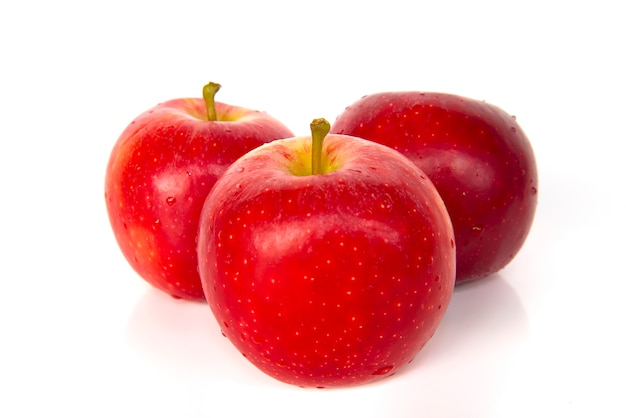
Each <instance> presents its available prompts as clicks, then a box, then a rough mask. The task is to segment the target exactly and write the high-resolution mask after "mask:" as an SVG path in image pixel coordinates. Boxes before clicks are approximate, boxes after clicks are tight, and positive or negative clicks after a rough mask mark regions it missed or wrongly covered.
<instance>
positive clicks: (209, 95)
mask: <svg viewBox="0 0 626 418" xmlns="http://www.w3.org/2000/svg"><path fill="white" fill-rule="evenodd" d="M221 87H222V86H221V85H219V84H217V83H214V82H212V81H211V82H209V84H207V85H206V86H204V88H203V89H202V97H203V98H204V103H206V115H207V120H208V121H209V122H214V121H216V120H217V112H216V111H215V93H217V92H218V90H219V89H220V88H221Z"/></svg>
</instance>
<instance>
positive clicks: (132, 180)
mask: <svg viewBox="0 0 626 418" xmlns="http://www.w3.org/2000/svg"><path fill="white" fill-rule="evenodd" d="M216 109H217V113H218V116H219V118H218V121H214V122H208V121H206V105H205V103H204V101H203V100H202V99H176V100H170V101H168V102H165V103H162V104H159V105H157V106H156V107H154V108H153V109H150V110H148V111H147V112H145V113H143V114H141V115H140V116H139V117H137V119H135V120H134V121H133V122H132V123H131V124H130V125H129V126H128V127H127V128H126V129H125V130H124V132H123V133H122V134H121V136H120V138H119V139H118V141H117V143H116V144H115V146H114V148H113V150H112V152H111V157H110V159H109V163H108V166H107V172H106V179H105V198H106V205H107V210H108V214H109V219H110V222H111V226H112V228H113V231H114V232H115V238H116V239H117V243H118V244H119V246H120V248H121V250H122V252H123V254H124V256H125V257H126V259H127V260H128V262H129V263H130V265H131V266H132V267H133V268H134V269H135V270H136V271H137V272H138V273H139V275H140V276H142V277H143V278H144V279H145V280H146V281H148V282H149V283H151V284H152V285H153V286H155V287H157V288H158V289H161V290H163V291H165V292H167V293H168V294H170V295H172V296H174V297H177V298H184V299H189V300H203V299H204V295H203V292H202V287H201V286H200V278H199V276H198V272H197V256H196V251H195V248H196V234H197V229H198V218H199V216H200V210H201V209H202V204H203V202H204V199H205V198H206V195H207V194H208V192H209V191H210V190H211V188H212V187H213V184H214V183H215V181H216V180H217V179H218V178H219V176H221V175H222V174H223V173H224V171H225V170H226V168H227V167H228V166H229V165H230V164H231V163H232V162H233V161H235V160H236V159H237V158H238V157H240V156H241V155H243V154H244V153H245V152H247V151H249V150H251V149H253V148H255V147H257V146H259V145H261V144H263V143H266V142H269V141H270V140H273V139H277V138H285V137H290V136H292V134H291V132H290V131H289V130H288V129H287V128H286V127H285V126H283V125H282V124H280V123H279V122H278V121H276V120H274V119H272V118H271V117H270V116H268V115H267V114H264V113H261V112H256V111H253V110H248V109H242V108H236V107H232V106H229V105H226V104H223V103H216Z"/></svg>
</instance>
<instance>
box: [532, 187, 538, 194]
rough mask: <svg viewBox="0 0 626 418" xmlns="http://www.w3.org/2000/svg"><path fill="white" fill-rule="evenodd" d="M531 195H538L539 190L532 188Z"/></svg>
mask: <svg viewBox="0 0 626 418" xmlns="http://www.w3.org/2000/svg"><path fill="white" fill-rule="evenodd" d="M530 193H532V194H533V195H536V194H537V188H536V187H531V188H530Z"/></svg>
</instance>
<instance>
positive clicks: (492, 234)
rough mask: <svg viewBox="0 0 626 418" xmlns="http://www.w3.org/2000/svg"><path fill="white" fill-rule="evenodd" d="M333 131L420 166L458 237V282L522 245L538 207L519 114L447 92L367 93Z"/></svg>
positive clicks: (494, 266)
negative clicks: (376, 144)
mask: <svg viewBox="0 0 626 418" xmlns="http://www.w3.org/2000/svg"><path fill="white" fill-rule="evenodd" d="M332 132H334V133H338V134H346V135H355V136H358V137H361V138H365V139H369V140H372V141H375V142H379V143H381V144H384V145H387V146H389V147H391V148H394V149H396V150H398V151H400V152H401V153H403V154H404V155H405V156H407V157H408V158H409V159H411V160H412V161H413V162H414V163H415V164H416V165H417V166H418V167H420V168H421V169H422V170H424V172H425V173H426V174H427V175H428V176H429V178H430V179H431V180H432V182H433V183H434V184H435V186H436V187H437V190H438V191H439V193H440V195H441V197H442V198H443V201H444V202H445V204H446V207H447V209H448V212H449V213H450V217H451V219H452V224H453V225H454V233H455V236H456V243H457V279H456V280H457V283H462V282H466V281H469V280H474V279H478V278H481V277H485V276H487V275H489V274H491V273H495V272H497V271H498V270H501V269H502V268H504V267H505V266H506V265H507V264H508V263H509V262H510V261H511V260H512V259H513V258H514V257H515V255H516V254H517V253H518V252H519V250H520V249H521V247H522V245H523V243H524V241H525V240H526V237H527V235H528V233H529V231H530V228H531V225H532V223H533V219H534V215H535V208H536V206H537V188H538V179H537V166H536V163H535V156H534V154H533V150H532V147H531V145H530V142H529V141H528V138H527V137H526V135H525V134H524V132H523V131H522V129H521V127H520V126H519V125H518V123H517V121H516V120H515V118H514V117H512V116H510V115H509V114H507V113H506V112H504V111H503V110H502V109H500V108H498V107H496V106H494V105H491V104H489V103H485V102H482V101H478V100H472V99H468V98H465V97H461V96H456V95H451V94H442V93H422V92H416V91H412V92H411V91H410V92H391V93H378V94H372V95H369V96H365V97H363V98H362V99H360V100H357V101H356V102H355V103H354V104H352V105H351V106H349V107H348V108H347V109H346V110H345V111H344V112H343V113H342V114H341V115H340V116H339V117H338V118H337V120H336V121H335V123H334V125H333V129H332Z"/></svg>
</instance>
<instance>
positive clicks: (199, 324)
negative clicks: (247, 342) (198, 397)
mask: <svg viewBox="0 0 626 418" xmlns="http://www.w3.org/2000/svg"><path fill="white" fill-rule="evenodd" d="M125 339H126V342H127V344H128V345H129V346H130V347H131V349H132V350H133V351H134V352H135V353H136V354H137V355H138V356H139V357H140V358H141V359H142V360H143V361H146V362H149V366H150V367H154V368H155V369H157V370H161V371H163V372H165V373H168V374H173V375H175V376H178V377H180V378H181V379H184V380H189V379H194V378H195V379H199V380H204V381H206V380H222V381H223V380H224V379H227V380H231V381H232V380H238V381H244V380H245V381H246V383H251V382H252V383H254V381H255V380H258V382H259V384H265V385H267V382H266V381H264V379H269V378H266V377H265V375H263V374H262V373H261V372H258V371H257V372H256V373H255V372H253V371H256V369H255V368H254V366H253V365H252V364H250V363H249V362H248V361H247V360H246V359H245V358H243V356H242V355H241V354H240V353H239V352H238V351H237V349H236V348H235V347H234V346H233V345H232V344H231V342H230V341H228V339H227V338H225V337H224V336H223V335H222V334H221V330H220V328H219V326H218V324H217V321H216V320H215V318H214V317H213V314H212V312H211V309H210V308H209V306H208V305H207V304H206V303H201V302H190V301H185V300H177V299H174V298H172V297H171V296H169V295H166V294H165V293H163V292H160V291H158V290H156V289H148V291H147V292H146V294H145V295H144V296H143V297H142V298H140V299H139V301H138V302H137V305H136V306H135V308H134V309H133V311H132V313H131V315H130V317H129V320H128V325H127V328H126V333H125Z"/></svg>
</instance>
